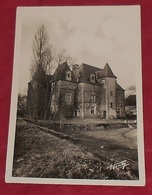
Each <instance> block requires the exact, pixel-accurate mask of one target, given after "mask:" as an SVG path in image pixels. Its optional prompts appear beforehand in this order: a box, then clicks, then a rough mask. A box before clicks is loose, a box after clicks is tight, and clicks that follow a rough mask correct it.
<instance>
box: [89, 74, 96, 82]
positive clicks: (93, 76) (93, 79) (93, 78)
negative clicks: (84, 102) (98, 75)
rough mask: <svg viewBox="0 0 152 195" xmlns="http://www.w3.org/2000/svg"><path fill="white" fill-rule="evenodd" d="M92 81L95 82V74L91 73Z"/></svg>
mask: <svg viewBox="0 0 152 195" xmlns="http://www.w3.org/2000/svg"><path fill="white" fill-rule="evenodd" d="M90 81H91V83H95V75H94V74H91V75H90Z"/></svg>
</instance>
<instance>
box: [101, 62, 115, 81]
mask: <svg viewBox="0 0 152 195" xmlns="http://www.w3.org/2000/svg"><path fill="white" fill-rule="evenodd" d="M103 76H104V77H114V78H117V77H116V76H115V75H114V74H113V72H112V70H111V68H110V66H109V64H108V63H107V64H106V65H105V67H104V69H103Z"/></svg>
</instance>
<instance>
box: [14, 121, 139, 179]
mask: <svg viewBox="0 0 152 195" xmlns="http://www.w3.org/2000/svg"><path fill="white" fill-rule="evenodd" d="M111 127H112V126H111ZM111 127H110V128H109V129H104V128H103V127H100V126H92V125H86V124H85V126H82V125H80V124H66V125H65V126H64V127H63V128H62V129H60V128H59V125H58V124H55V125H54V124H52V123H50V122H42V121H35V122H34V124H33V121H25V120H22V119H20V120H17V128H16V137H15V150H14V151H15V152H14V162H13V173H12V174H13V176H14V177H40V178H72V179H105V180H108V179H109V180H111V179H114V180H118V179H120V180H137V179H138V155H137V138H136V129H129V128H126V127H125V128H118V129H112V128H111ZM124 160H126V162H127V166H125V167H122V166H117V167H116V166H113V165H115V164H116V163H118V162H123V161H124Z"/></svg>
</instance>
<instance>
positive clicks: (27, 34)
mask: <svg viewBox="0 0 152 195" xmlns="http://www.w3.org/2000/svg"><path fill="white" fill-rule="evenodd" d="M42 24H44V25H45V26H46V29H47V32H48V36H49V39H50V43H51V44H52V45H53V47H54V48H56V50H58V51H59V50H62V49H64V50H65V51H66V53H67V55H69V56H71V57H72V58H74V59H75V62H76V63H77V64H81V63H86V64H90V65H93V66H96V67H99V68H104V66H105V64H106V63H107V62H108V63H109V65H110V67H111V69H112V71H113V72H114V74H115V75H116V76H117V81H118V83H119V84H120V85H121V86H122V87H123V88H124V89H127V88H128V87H130V86H132V85H136V70H137V68H140V65H141V45H140V44H141V40H140V39H141V34H140V9H139V6H98V7H97V6H87V7H86V6H82V7H33V8H30V7H28V8H26V7H24V8H18V12H17V26H16V29H17V31H18V34H17V35H16V47H18V48H17V49H16V51H17V54H16V53H15V57H16V56H18V61H17V63H18V64H19V93H21V94H23V93H24V94H25V93H26V91H27V84H28V82H29V81H30V66H31V63H32V58H33V54H32V43H33V40H34V36H35V33H36V31H37V29H38V28H39V27H40V26H41V25H42ZM18 35H19V36H20V38H19V36H18ZM19 48H20V49H19Z"/></svg>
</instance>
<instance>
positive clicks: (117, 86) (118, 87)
mask: <svg viewBox="0 0 152 195" xmlns="http://www.w3.org/2000/svg"><path fill="white" fill-rule="evenodd" d="M116 89H118V90H121V91H125V90H124V89H123V88H122V87H121V86H120V85H119V84H118V83H117V85H116Z"/></svg>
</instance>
